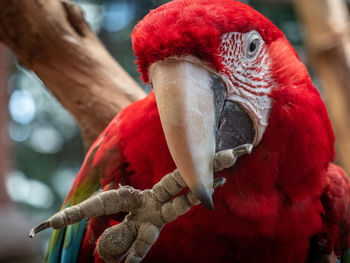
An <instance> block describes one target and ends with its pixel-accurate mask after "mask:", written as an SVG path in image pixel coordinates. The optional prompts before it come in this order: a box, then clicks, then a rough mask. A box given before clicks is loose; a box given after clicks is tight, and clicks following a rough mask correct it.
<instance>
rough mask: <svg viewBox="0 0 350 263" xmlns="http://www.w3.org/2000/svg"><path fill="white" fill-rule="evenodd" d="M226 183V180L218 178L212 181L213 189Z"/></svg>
mask: <svg viewBox="0 0 350 263" xmlns="http://www.w3.org/2000/svg"><path fill="white" fill-rule="evenodd" d="M225 183H226V178H224V177H219V178H215V179H214V189H215V188H216V187H218V186H223V185H224V184H225Z"/></svg>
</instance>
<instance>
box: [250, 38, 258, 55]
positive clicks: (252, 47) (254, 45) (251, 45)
mask: <svg viewBox="0 0 350 263" xmlns="http://www.w3.org/2000/svg"><path fill="white" fill-rule="evenodd" d="M257 44H258V40H257V39H254V40H253V41H252V43H250V45H249V52H254V51H255V49H256V47H257Z"/></svg>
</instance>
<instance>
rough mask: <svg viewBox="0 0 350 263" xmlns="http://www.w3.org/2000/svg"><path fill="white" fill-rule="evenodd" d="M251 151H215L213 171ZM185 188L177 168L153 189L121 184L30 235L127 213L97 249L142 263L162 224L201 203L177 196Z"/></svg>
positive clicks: (218, 182) (108, 258)
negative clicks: (82, 221) (138, 188)
mask: <svg viewBox="0 0 350 263" xmlns="http://www.w3.org/2000/svg"><path fill="white" fill-rule="evenodd" d="M251 150H252V145H251V144H245V145H241V146H238V147H236V148H235V149H230V150H225V151H221V152H218V153H216V155H215V159H214V163H213V166H214V171H215V172H216V171H220V170H223V169H225V168H229V167H231V166H232V165H233V164H234V163H235V162H236V160H237V158H238V157H240V156H242V155H243V154H246V153H250V152H251ZM225 182H226V179H225V178H216V179H215V180H214V185H213V187H214V189H215V188H216V187H218V186H223V185H224V184H225ZM186 187H187V185H186V183H185V181H184V180H183V178H182V176H181V174H180V172H179V171H178V170H175V171H174V172H172V173H169V174H167V175H165V176H164V177H163V178H162V179H161V180H160V181H159V182H158V183H157V184H155V185H154V186H153V187H152V189H147V190H143V191H140V190H137V189H134V188H132V187H130V186H122V185H120V186H119V188H118V189H116V190H109V191H105V192H102V193H100V194H97V195H95V196H92V197H90V198H89V199H87V200H85V201H83V202H81V203H80V204H78V205H75V206H72V207H68V208H66V209H64V210H62V211H60V212H58V213H56V214H55V215H53V216H52V217H51V218H50V219H49V220H47V221H45V222H44V223H42V224H40V225H39V226H37V227H35V228H33V229H32V230H31V231H30V234H29V235H30V237H34V235H35V233H37V232H40V231H42V230H44V229H46V228H48V227H52V228H54V229H62V228H64V227H66V226H67V225H70V224H74V223H76V222H79V221H80V220H82V219H83V218H92V217H97V216H101V215H111V214H115V213H118V212H128V213H129V214H128V215H127V216H126V217H125V219H124V220H123V221H122V222H121V223H120V224H118V225H115V226H112V227H110V228H107V229H106V230H105V231H104V232H103V233H102V235H101V237H100V239H99V240H98V243H97V248H96V249H97V252H98V254H99V255H100V257H101V258H102V259H103V260H104V261H105V262H106V263H112V262H113V263H115V262H120V261H121V260H122V259H123V258H124V257H125V256H127V258H126V260H125V263H136V262H141V260H142V259H143V258H144V257H145V256H146V255H147V253H148V251H149V250H150V248H151V247H152V246H153V244H154V243H155V242H156V241H157V239H158V236H159V233H160V231H161V229H162V227H163V226H164V225H165V224H166V223H169V222H171V221H173V220H175V219H176V218H177V217H179V216H181V215H183V214H185V213H186V212H187V211H188V210H190V208H191V207H192V206H194V205H198V204H199V203H200V201H199V200H198V199H197V198H196V196H195V195H194V194H193V193H192V192H191V191H188V192H186V193H184V194H182V195H179V196H177V195H178V194H179V193H180V192H181V191H183V190H184V189H185V188H186Z"/></svg>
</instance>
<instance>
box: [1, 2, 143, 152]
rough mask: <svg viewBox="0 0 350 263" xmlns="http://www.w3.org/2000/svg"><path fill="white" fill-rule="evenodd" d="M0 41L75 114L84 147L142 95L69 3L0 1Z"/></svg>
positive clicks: (78, 9) (79, 12)
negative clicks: (123, 109)
mask: <svg viewBox="0 0 350 263" xmlns="http://www.w3.org/2000/svg"><path fill="white" fill-rule="evenodd" d="M0 40H1V41H3V42H4V43H5V44H6V45H8V46H9V47H10V48H11V49H12V51H13V52H14V53H15V54H16V55H17V57H18V59H19V61H20V63H21V64H23V65H24V66H25V67H27V68H29V69H32V70H33V71H34V72H35V73H36V74H37V75H38V76H39V77H40V79H41V80H42V81H43V82H44V84H45V85H46V87H47V88H48V89H49V90H50V91H51V92H52V93H53V94H54V95H55V96H56V98H57V99H58V100H59V101H60V102H61V103H62V105H63V106H64V107H65V108H66V109H67V110H68V111H70V112H71V113H72V114H73V116H74V117H75V119H76V120H77V122H78V124H79V126H80V128H81V131H82V134H83V137H84V141H85V144H86V146H90V145H91V143H92V142H93V141H94V140H95V139H96V137H97V136H98V134H99V133H100V132H101V131H102V130H103V129H104V128H105V126H106V125H107V124H108V122H109V121H110V120H111V119H112V118H113V117H114V116H115V115H116V114H117V113H118V112H119V111H120V110H121V109H122V108H124V107H125V106H127V105H128V104H130V103H131V102H134V101H136V100H138V99H141V98H143V97H144V96H145V93H144V91H143V90H142V89H141V88H140V87H139V86H138V85H137V83H136V82H135V81H134V80H133V79H132V78H131V77H130V76H129V75H128V74H127V73H126V72H125V71H124V70H123V69H122V67H121V66H120V65H119V64H118V63H117V62H115V61H114V59H113V58H112V57H111V56H110V54H109V53H108V52H107V51H106V49H105V48H104V47H103V45H102V44H101V42H100V41H99V40H98V38H97V37H96V36H95V35H94V33H93V32H92V30H91V29H90V27H89V26H88V24H87V23H86V22H85V20H84V17H83V13H82V11H81V9H80V8H79V7H78V6H75V5H73V4H71V3H70V2H68V1H60V0H50V1H45V0H26V1H19V0H0Z"/></svg>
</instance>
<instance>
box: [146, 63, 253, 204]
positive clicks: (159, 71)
mask: <svg viewBox="0 0 350 263" xmlns="http://www.w3.org/2000/svg"><path fill="white" fill-rule="evenodd" d="M150 77H151V80H152V86H153V88H154V93H155V96H156V101H157V106H158V110H159V115H160V119H161V122H162V127H163V130H164V134H165V138H166V140H167V144H168V147H169V150H170V153H171V155H172V157H173V160H174V162H175V164H176V166H177V168H178V169H179V171H180V173H181V174H182V177H183V178H184V180H185V182H186V183H187V185H188V187H189V188H190V189H191V191H192V192H193V193H194V194H195V195H196V196H197V197H198V199H199V200H200V201H201V202H202V203H203V204H204V205H205V206H206V207H207V208H209V209H214V204H213V200H212V194H213V160H214V155H215V152H216V151H219V150H224V149H230V148H234V147H235V146H238V145H240V144H244V143H252V141H253V139H254V128H253V126H252V122H251V120H250V118H249V115H248V114H247V113H245V112H244V111H243V110H242V109H241V107H240V106H239V105H238V104H236V103H235V102H230V101H226V100H225V98H226V90H225V86H224V85H223V83H222V81H221V80H220V79H219V78H218V77H217V76H216V75H215V74H213V73H211V72H210V71H208V70H206V69H205V68H203V67H201V66H198V65H196V64H194V63H191V62H187V61H183V60H177V59H172V58H169V59H167V60H165V61H160V62H157V63H156V64H154V65H152V67H151V69H150ZM237 121H238V123H237ZM249 121H250V122H249ZM252 131H253V132H252ZM251 137H252V138H251Z"/></svg>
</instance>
